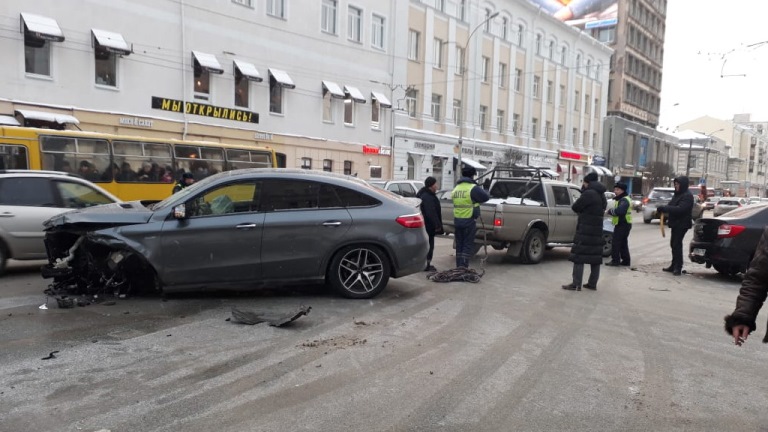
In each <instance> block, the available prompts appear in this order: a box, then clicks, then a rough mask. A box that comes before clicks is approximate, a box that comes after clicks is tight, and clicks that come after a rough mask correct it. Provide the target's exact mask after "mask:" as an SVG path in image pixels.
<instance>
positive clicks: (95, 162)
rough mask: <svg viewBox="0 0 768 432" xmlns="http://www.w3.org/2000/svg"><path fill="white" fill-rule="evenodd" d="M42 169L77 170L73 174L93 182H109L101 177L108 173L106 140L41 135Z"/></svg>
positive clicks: (107, 146) (108, 162)
mask: <svg viewBox="0 0 768 432" xmlns="http://www.w3.org/2000/svg"><path fill="white" fill-rule="evenodd" d="M40 146H41V148H42V151H43V157H42V160H43V169H47V170H55V171H66V170H70V172H71V171H72V170H77V171H76V172H75V174H78V175H80V176H81V177H83V178H85V179H87V180H90V181H94V182H109V181H111V180H112V179H111V178H102V177H103V174H106V173H109V172H110V171H109V166H110V165H109V164H110V161H109V144H108V143H107V141H106V140H102V139H94V138H71V137H61V136H41V137H40Z"/></svg>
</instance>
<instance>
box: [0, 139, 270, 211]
mask: <svg viewBox="0 0 768 432" xmlns="http://www.w3.org/2000/svg"><path fill="white" fill-rule="evenodd" d="M269 167H277V160H276V154H275V151H274V150H273V149H271V148H268V147H257V146H249V145H236V144H223V143H214V142H205V141H181V140H169V139H165V140H164V139H158V138H145V137H137V136H123V135H110V134H103V133H96V132H82V131H59V130H51V129H37V128H26V127H15V126H8V127H0V169H31V170H53V171H64V172H70V173H73V174H78V175H80V176H81V177H84V178H86V179H88V180H90V181H92V182H94V183H97V184H99V186H101V187H103V188H104V189H106V190H108V191H110V192H112V193H113V194H114V195H116V196H117V197H119V198H120V199H122V200H125V201H131V200H161V199H164V198H166V197H168V196H169V195H170V194H171V191H172V189H173V186H174V184H175V183H176V182H177V181H178V180H179V179H180V178H181V175H182V174H183V173H185V172H190V173H192V175H193V176H194V178H195V180H200V179H202V178H205V177H207V176H209V175H211V174H216V173H217V172H221V171H229V170H233V169H239V168H269Z"/></svg>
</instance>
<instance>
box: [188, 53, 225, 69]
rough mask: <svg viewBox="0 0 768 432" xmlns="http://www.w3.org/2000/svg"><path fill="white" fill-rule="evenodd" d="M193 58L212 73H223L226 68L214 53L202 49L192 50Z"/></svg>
mask: <svg viewBox="0 0 768 432" xmlns="http://www.w3.org/2000/svg"><path fill="white" fill-rule="evenodd" d="M192 59H193V60H194V61H195V62H197V64H199V65H200V67H201V68H203V69H205V70H207V71H208V72H210V73H215V74H222V73H224V69H223V68H222V67H221V64H219V60H218V59H217V58H216V56H215V55H213V54H208V53H204V52H200V51H192Z"/></svg>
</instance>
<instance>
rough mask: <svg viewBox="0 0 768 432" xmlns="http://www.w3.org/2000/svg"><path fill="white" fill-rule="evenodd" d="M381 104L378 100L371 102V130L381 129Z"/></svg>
mask: <svg viewBox="0 0 768 432" xmlns="http://www.w3.org/2000/svg"><path fill="white" fill-rule="evenodd" d="M380 117H381V104H380V103H379V101H378V100H376V99H374V100H372V101H371V129H379V128H381V118H380Z"/></svg>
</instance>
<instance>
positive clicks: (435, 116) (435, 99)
mask: <svg viewBox="0 0 768 432" xmlns="http://www.w3.org/2000/svg"><path fill="white" fill-rule="evenodd" d="M442 100H443V98H442V96H440V95H439V94H434V93H432V120H434V121H435V122H439V121H440V110H441V108H440V106H441V105H442Z"/></svg>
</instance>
